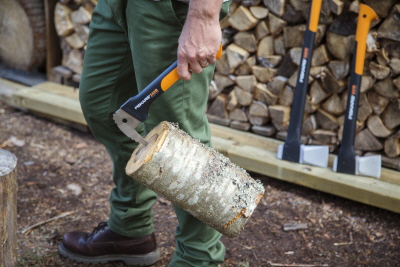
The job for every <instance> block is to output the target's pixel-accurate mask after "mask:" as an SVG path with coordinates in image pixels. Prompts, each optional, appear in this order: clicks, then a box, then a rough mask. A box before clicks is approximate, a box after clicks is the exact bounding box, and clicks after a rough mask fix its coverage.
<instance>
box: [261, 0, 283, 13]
mask: <svg viewBox="0 0 400 267" xmlns="http://www.w3.org/2000/svg"><path fill="white" fill-rule="evenodd" d="M264 5H265V6H266V7H267V8H268V9H269V11H271V13H273V14H275V15H276V16H279V17H281V16H282V15H283V13H285V0H264Z"/></svg>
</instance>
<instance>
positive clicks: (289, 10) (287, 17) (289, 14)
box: [282, 4, 306, 24]
mask: <svg viewBox="0 0 400 267" xmlns="http://www.w3.org/2000/svg"><path fill="white" fill-rule="evenodd" d="M285 9H286V10H285V13H284V14H283V16H282V19H283V20H284V21H286V22H287V23H288V24H302V23H304V22H305V20H306V19H305V17H304V16H303V12H301V11H298V10H296V9H295V8H294V7H293V6H292V5H290V4H287V5H286V6H285Z"/></svg>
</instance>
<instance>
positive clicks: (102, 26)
mask: <svg viewBox="0 0 400 267" xmlns="http://www.w3.org/2000/svg"><path fill="white" fill-rule="evenodd" d="M92 26H93V27H92V28H91V31H90V36H89V41H88V46H87V49H86V53H85V60H84V69H83V73H82V79H81V83H80V101H81V105H82V110H83V113H84V115H85V118H86V120H87V122H88V125H89V127H90V129H91V131H92V132H93V134H94V136H95V137H96V138H97V140H99V141H100V142H101V143H103V144H104V145H105V147H106V149H107V151H108V152H109V154H110V156H111V160H112V163H113V174H112V175H113V181H114V183H115V188H113V189H112V191H111V194H110V207H111V211H110V217H109V221H108V224H109V227H110V229H111V230H113V231H114V232H116V233H119V234H121V235H125V236H143V235H147V234H150V233H152V232H153V224H152V211H151V206H152V204H153V203H154V201H155V199H156V194H155V193H154V192H153V191H151V190H149V189H148V188H147V187H145V186H143V185H141V184H139V183H137V182H136V181H134V180H133V179H132V178H130V177H128V176H127V175H126V174H125V166H126V163H127V162H128V160H129V158H130V156H131V154H132V152H133V150H134V149H135V148H136V145H137V144H136V143H135V142H133V141H132V140H130V139H129V138H128V137H126V136H125V135H124V134H123V133H122V132H121V131H120V130H119V129H118V127H117V126H116V124H115V122H114V121H113V119H112V115H113V113H114V112H115V111H116V110H117V109H118V108H119V107H120V106H121V105H122V104H123V103H124V102H125V101H126V100H127V99H128V98H129V97H131V96H133V95H135V94H137V87H136V80H135V72H134V69H133V63H132V56H131V50H130V46H129V42H128V40H127V38H126V34H125V32H124V31H123V29H121V27H120V26H119V25H118V24H117V23H115V22H114V20H113V19H112V16H111V11H110V9H109V8H108V6H107V5H105V4H104V2H103V1H99V3H98V6H97V7H96V9H95V12H94V13H93V18H92Z"/></svg>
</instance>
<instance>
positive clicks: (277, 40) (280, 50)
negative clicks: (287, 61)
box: [274, 35, 286, 56]
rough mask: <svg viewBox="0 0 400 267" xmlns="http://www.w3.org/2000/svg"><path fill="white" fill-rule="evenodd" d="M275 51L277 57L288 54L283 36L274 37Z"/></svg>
mask: <svg viewBox="0 0 400 267" xmlns="http://www.w3.org/2000/svg"><path fill="white" fill-rule="evenodd" d="M274 51H275V54H277V55H282V56H284V55H285V54H286V48H285V42H284V39H283V35H278V36H274Z"/></svg>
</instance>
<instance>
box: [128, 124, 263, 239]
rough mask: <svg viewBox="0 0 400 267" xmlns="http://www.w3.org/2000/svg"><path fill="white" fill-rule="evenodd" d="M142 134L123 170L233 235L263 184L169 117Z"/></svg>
mask: <svg viewBox="0 0 400 267" xmlns="http://www.w3.org/2000/svg"><path fill="white" fill-rule="evenodd" d="M146 140H147V141H148V144H147V145H146V146H144V145H142V144H140V145H139V146H138V147H137V149H136V150H135V151H134V152H133V154H132V157H131V159H130V160H129V162H128V163H127V166H126V173H127V175H129V176H130V177H132V178H133V179H135V180H137V181H138V182H140V183H142V184H143V185H145V186H147V187H149V188H150V189H152V190H153V191H155V192H156V193H158V194H160V195H162V196H164V197H165V198H166V199H168V200H170V201H171V202H172V203H174V204H176V205H177V206H179V207H180V208H182V209H184V210H186V211H187V212H189V213H190V214H192V215H193V216H194V217H196V218H198V219H199V220H201V221H203V222H204V223H206V224H207V225H209V226H210V227H213V228H214V229H216V230H217V231H219V232H221V233H222V234H224V235H226V236H228V237H235V236H237V235H238V234H239V232H240V231H241V230H242V229H243V227H244V224H245V223H246V222H247V220H248V219H249V217H250V215H251V214H252V213H253V211H254V209H255V208H256V206H257V204H258V202H259V201H260V199H261V197H262V196H263V194H264V187H263V185H262V184H261V183H260V182H259V181H255V180H254V179H252V178H251V177H250V176H249V174H247V172H246V171H245V170H244V169H242V168H240V167H238V166H236V165H235V164H233V163H231V162H230V161H229V159H228V158H226V157H225V156H223V155H222V154H220V153H219V152H217V151H216V150H214V149H212V148H210V147H207V146H205V145H204V144H202V143H200V142H199V141H197V140H195V139H193V138H192V137H190V136H189V135H188V134H187V133H185V132H184V131H182V130H180V129H179V128H178V127H177V126H175V125H174V124H172V123H168V122H162V123H160V124H159V125H158V126H157V127H156V128H154V129H153V130H152V131H151V132H150V133H149V134H148V135H147V137H146Z"/></svg>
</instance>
